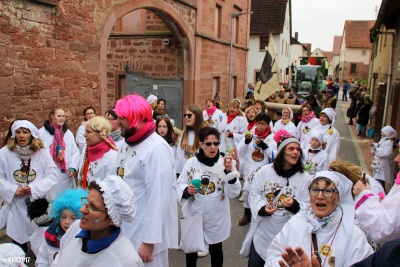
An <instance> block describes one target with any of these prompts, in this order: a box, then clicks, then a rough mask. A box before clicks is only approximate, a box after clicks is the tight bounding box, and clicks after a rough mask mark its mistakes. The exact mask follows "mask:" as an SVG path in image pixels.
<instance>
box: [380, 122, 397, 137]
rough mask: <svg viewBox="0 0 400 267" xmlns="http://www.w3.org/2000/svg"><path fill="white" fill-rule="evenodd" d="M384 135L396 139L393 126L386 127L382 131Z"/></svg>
mask: <svg viewBox="0 0 400 267" xmlns="http://www.w3.org/2000/svg"><path fill="white" fill-rule="evenodd" d="M381 132H382V133H384V134H385V135H386V137H387V138H396V135H397V133H396V130H395V129H393V128H392V126H389V125H388V126H385V127H383V128H382V130H381Z"/></svg>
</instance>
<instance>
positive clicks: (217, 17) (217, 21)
mask: <svg viewBox="0 0 400 267" xmlns="http://www.w3.org/2000/svg"><path fill="white" fill-rule="evenodd" d="M221 23H222V7H221V6H219V5H216V7H215V23H214V34H215V36H217V37H218V38H221Z"/></svg>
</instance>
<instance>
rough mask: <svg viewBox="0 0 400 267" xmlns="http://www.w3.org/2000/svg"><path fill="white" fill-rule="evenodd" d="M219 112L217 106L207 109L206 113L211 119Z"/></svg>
mask: <svg viewBox="0 0 400 267" xmlns="http://www.w3.org/2000/svg"><path fill="white" fill-rule="evenodd" d="M216 110H217V107H216V106H213V107H212V108H206V112H207V115H208V117H210V118H211V116H212V115H213V114H214V112H215V111H216Z"/></svg>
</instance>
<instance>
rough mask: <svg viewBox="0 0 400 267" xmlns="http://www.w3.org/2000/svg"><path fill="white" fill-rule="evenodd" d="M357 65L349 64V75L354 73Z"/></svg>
mask: <svg viewBox="0 0 400 267" xmlns="http://www.w3.org/2000/svg"><path fill="white" fill-rule="evenodd" d="M356 69H357V64H351V69H350V73H356Z"/></svg>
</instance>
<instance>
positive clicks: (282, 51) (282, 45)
mask: <svg viewBox="0 0 400 267" xmlns="http://www.w3.org/2000/svg"><path fill="white" fill-rule="evenodd" d="M281 54H282V55H283V40H282V49H281Z"/></svg>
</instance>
